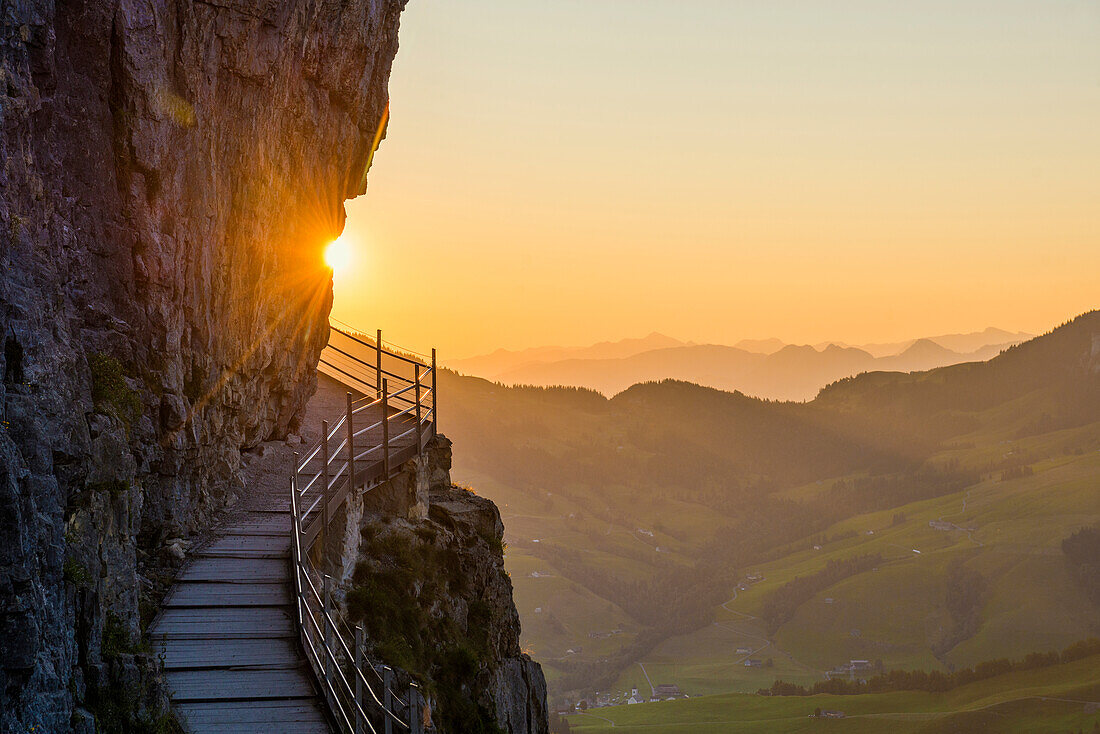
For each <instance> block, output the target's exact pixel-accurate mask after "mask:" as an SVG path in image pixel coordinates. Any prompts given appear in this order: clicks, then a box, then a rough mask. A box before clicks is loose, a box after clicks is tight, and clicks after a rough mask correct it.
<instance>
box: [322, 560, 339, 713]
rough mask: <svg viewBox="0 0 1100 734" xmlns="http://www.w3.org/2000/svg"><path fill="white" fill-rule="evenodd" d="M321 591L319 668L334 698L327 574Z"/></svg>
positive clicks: (329, 587) (330, 588)
mask: <svg viewBox="0 0 1100 734" xmlns="http://www.w3.org/2000/svg"><path fill="white" fill-rule="evenodd" d="M322 550H324V549H322ZM322 589H323V591H322V594H324V598H323V600H322V602H321V629H322V631H323V636H324V643H323V644H324V651H325V657H324V660H322V661H321V668H322V670H323V671H324V679H325V688H326V690H327V692H328V693H329V696H331V697H335V693H333V692H331V689H332V688H333V686H332V657H331V654H330V653H331V650H332V640H331V638H330V631H329V610H330V609H331V605H332V577H331V576H329V575H328V574H327V573H326V574H325V575H324V577H323V579H322ZM335 703H336V702H335V701H330V702H329V706H333V704H335Z"/></svg>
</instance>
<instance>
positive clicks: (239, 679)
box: [150, 375, 347, 734]
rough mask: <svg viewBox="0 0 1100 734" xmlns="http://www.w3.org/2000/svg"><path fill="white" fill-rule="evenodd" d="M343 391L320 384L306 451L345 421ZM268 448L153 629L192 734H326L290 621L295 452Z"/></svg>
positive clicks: (310, 411)
mask: <svg viewBox="0 0 1100 734" xmlns="http://www.w3.org/2000/svg"><path fill="white" fill-rule="evenodd" d="M346 393H347V388H345V387H344V386H342V385H340V384H339V383H338V382H336V381H335V380H332V379H331V378H328V377H326V376H324V375H318V386H317V393H316V394H315V395H314V397H313V399H312V400H311V401H310V403H309V405H308V406H307V408H306V414H305V416H304V418H303V420H302V426H303V436H302V438H303V440H304V443H303V444H302V445H304V446H308V445H309V444H310V443H311V442H312V441H314V440H316V439H317V438H318V436H319V433H320V431H319V428H320V423H321V420H322V418H331V417H332V416H333V415H339V414H340V412H341V410H342V409H343V406H344V405H345V404H346ZM298 450H301V446H290V445H287V444H285V443H283V442H268V443H265V444H263V445H262V446H261V447H260V448H259V449H258V450H257V451H254V452H251V453H248V454H246V457H247V458H246V459H245V462H246V468H245V469H244V471H243V474H244V479H245V487H244V495H243V497H242V499H241V500H240V501H239V502H238V505H239V509H237V510H235V511H233V512H232V513H230V516H229V517H228V518H227V519H226V521H225V523H224V525H223V526H222V527H221V528H219V529H218V530H217V531H216V532H215V533H214V536H215V537H214V538H213V540H210V541H209V542H207V543H206V544H205V545H203V546H200V547H198V548H197V549H195V550H194V551H193V552H192V553H191V554H190V557H189V564H188V565H187V566H186V567H185V568H184V569H183V571H182V572H181V573H180V574H179V576H177V577H176V582H175V584H174V585H173V587H172V589H171V590H170V591H169V593H168V596H167V598H166V599H165V602H164V606H163V608H162V610H161V612H160V614H159V615H158V616H157V619H156V620H154V622H153V625H152V627H151V628H150V638H151V639H152V641H153V647H154V650H155V651H156V652H157V653H158V654H160V655H162V656H163V659H164V670H165V677H166V678H167V682H168V687H169V689H170V690H171V692H172V702H173V705H174V708H175V710H176V712H177V713H178V714H179V715H180V717H181V718H182V719H183V721H182V722H181V723H183V725H184V726H185V727H186V728H187V730H188V731H190V732H193V733H194V734H205V733H206V732H211V733H213V732H219V733H221V732H225V733H226V734H238V733H239V734H244V733H245V732H249V733H250V734H252V733H254V732H263V733H264V734H329V732H331V731H332V729H331V728H330V725H329V721H328V718H327V714H326V713H325V703H324V701H323V700H322V699H321V698H320V696H319V695H318V691H317V688H316V683H315V679H314V677H313V675H312V673H311V672H310V670H309V667H308V665H307V663H306V660H305V657H304V656H303V654H302V651H301V646H300V644H299V643H298V631H297V627H296V620H294V619H292V614H293V613H294V607H293V606H292V598H291V597H292V592H291V579H290V562H289V559H290V491H289V481H290V473H291V470H292V466H293V464H294V458H293V453H294V452H295V451H298Z"/></svg>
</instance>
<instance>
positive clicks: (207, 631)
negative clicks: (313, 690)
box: [150, 607, 295, 640]
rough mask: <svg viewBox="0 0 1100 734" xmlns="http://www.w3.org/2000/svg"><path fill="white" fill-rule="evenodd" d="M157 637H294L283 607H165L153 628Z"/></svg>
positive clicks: (288, 617) (153, 632) (287, 613)
mask: <svg viewBox="0 0 1100 734" xmlns="http://www.w3.org/2000/svg"><path fill="white" fill-rule="evenodd" d="M150 635H151V636H152V637H153V638H154V639H158V640H163V639H169V640H170V639H173V638H175V639H190V640H199V639H207V640H224V639H230V638H244V637H252V638H264V637H270V638H277V637H284V638H285V637H294V636H295V632H294V625H293V624H292V623H291V619H290V610H289V609H287V608H283V607H204V608H198V609H192V608H188V607H183V608H169V609H165V610H164V611H163V612H162V613H161V615H160V617H159V618H158V619H157V622H156V624H155V625H154V626H153V628H152V630H150Z"/></svg>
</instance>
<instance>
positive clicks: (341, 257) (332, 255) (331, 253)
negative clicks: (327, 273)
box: [325, 237, 351, 273]
mask: <svg viewBox="0 0 1100 734" xmlns="http://www.w3.org/2000/svg"><path fill="white" fill-rule="evenodd" d="M350 264H351V246H350V245H349V244H348V243H347V241H346V240H344V238H343V237H337V238H336V239H335V240H333V241H332V242H330V243H329V245H328V247H326V248H325V265H328V266H329V268H331V269H332V271H333V272H334V273H338V272H340V271H341V270H346V269H347V267H348V265H350Z"/></svg>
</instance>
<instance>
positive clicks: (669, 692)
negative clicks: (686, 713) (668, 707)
mask: <svg viewBox="0 0 1100 734" xmlns="http://www.w3.org/2000/svg"><path fill="white" fill-rule="evenodd" d="M653 695H654V697H656V698H658V699H663V700H665V701H667V700H668V699H670V698H683V697H684V692H683V691H681V690H680V686H678V685H676V684H675V683H658V684H657V687H656V688H654V689H653Z"/></svg>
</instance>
